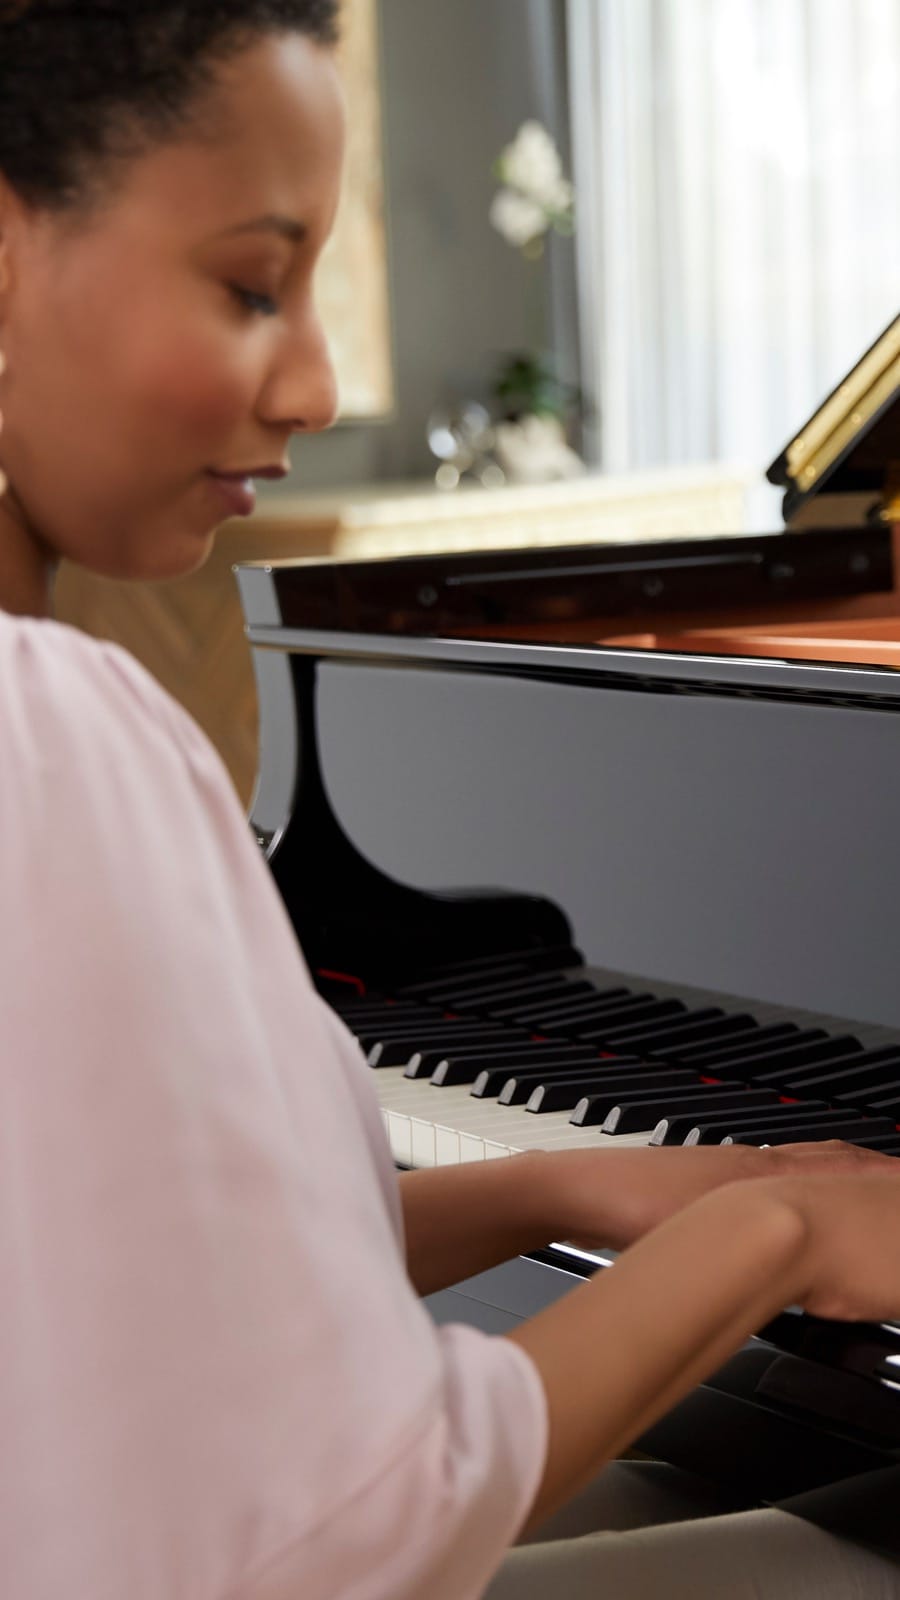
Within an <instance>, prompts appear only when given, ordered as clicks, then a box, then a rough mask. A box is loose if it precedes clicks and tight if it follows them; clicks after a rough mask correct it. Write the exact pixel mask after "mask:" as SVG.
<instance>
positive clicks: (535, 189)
mask: <svg viewBox="0 0 900 1600" xmlns="http://www.w3.org/2000/svg"><path fill="white" fill-rule="evenodd" d="M499 167H500V174H501V177H502V178H503V181H504V183H507V184H508V185H509V187H510V188H511V189H517V190H518V191H519V193H520V194H523V195H525V196H527V198H528V199H530V200H533V201H534V202H535V203H536V204H537V205H540V206H543V207H544V208H545V209H546V210H548V211H549V210H553V209H555V206H554V202H555V200H556V199H557V197H558V194H559V187H560V184H561V182H562V181H563V175H562V162H561V160H560V156H559V151H558V150H557V148H556V145H555V144H554V142H553V139H552V138H551V137H550V134H549V133H548V132H547V130H546V128H545V127H543V126H542V124H541V123H540V122H535V121H531V122H523V124H522V126H521V128H520V129H519V131H518V133H517V135H516V137H515V139H514V140H513V142H512V144H509V145H507V147H506V149H505V150H504V151H503V153H502V154H501V156H500V163H499Z"/></svg>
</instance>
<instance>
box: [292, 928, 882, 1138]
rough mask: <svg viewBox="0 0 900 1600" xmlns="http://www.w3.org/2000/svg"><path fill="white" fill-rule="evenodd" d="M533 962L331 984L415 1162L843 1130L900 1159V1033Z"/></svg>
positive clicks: (390, 1129)
mask: <svg viewBox="0 0 900 1600" xmlns="http://www.w3.org/2000/svg"><path fill="white" fill-rule="evenodd" d="M545 959H546V958H545ZM533 963H534V958H533V957H528V956H523V957H517V956H510V957H507V958H504V959H503V961H502V962H501V961H500V960H497V961H494V962H480V963H474V964H473V965H472V966H471V967H469V968H466V969H457V970H447V971H445V972H444V973H439V974H435V975H434V976H433V977H432V978H431V979H430V980H423V981H421V982H419V983H417V984H415V985H412V986H409V987H407V988H403V989H398V990H396V991H395V993H394V994H393V995H391V996H390V997H386V996H368V995H366V996H362V997H357V996H356V995H348V992H347V988H346V986H344V985H337V984H334V983H327V982H324V983H323V985H322V988H323V993H324V994H325V996H326V998H327V999H328V1000H329V1003H330V1004H331V1005H332V1006H333V1008H334V1009H335V1010H336V1011H337V1012H338V1014H339V1015H340V1016H342V1017H343V1019H344V1021H345V1022H346V1024H347V1025H348V1027H349V1028H350V1029H351V1031H352V1032H353V1033H354V1034H355V1035H356V1037H357V1038H358V1040H359V1042H360V1044H361V1046H362V1048H363V1051H364V1053H365V1054H366V1056H367V1059H368V1060H369V1061H370V1064H371V1065H372V1067H373V1071H374V1074H375V1080H376V1085H377V1090H378V1096H379V1102H380V1105H381V1110H382V1115H383V1118H384V1122H385V1127H386V1129H387V1133H388V1137H389V1140H390V1145H391V1150H392V1153H393V1156H394V1160H395V1161H396V1162H397V1164H398V1165H399V1166H402V1167H433V1166H446V1165H449V1164H455V1163H457V1162H460V1161H477V1160H490V1159H493V1158H497V1157H502V1156H508V1155H512V1154H514V1153H516V1152H518V1151H524V1150H555V1149H579V1148H586V1147H587V1148H596V1147H598V1146H601V1145H609V1146H615V1145H618V1146H620V1147H621V1146H629V1145H630V1146H641V1145H647V1144H651V1143H653V1144H662V1143H665V1144H673V1143H678V1144H683V1143H688V1144H694V1143H700V1142H702V1143H722V1142H736V1141H740V1142H744V1143H756V1144H772V1143H775V1142H779V1141H780V1142H796V1141H799V1140H804V1139H827V1138H842V1139H846V1140H848V1141H849V1142H852V1143H858V1144H863V1145H867V1146H869V1147H871V1148H873V1149H879V1150H882V1151H884V1152H886V1153H888V1154H892V1155H894V1154H900V1130H898V1124H900V1030H898V1033H897V1034H896V1035H895V1034H893V1033H892V1032H891V1031H890V1030H889V1029H887V1028H883V1027H878V1026H875V1025H869V1024H859V1023H848V1022H847V1021H846V1020H844V1019H841V1018H838V1017H831V1016H824V1015H819V1014H814V1013H810V1012H806V1011H798V1010H794V1009H788V1008H786V1007H779V1006H771V1005H765V1004H758V1003H756V1002H748V1001H746V1000H743V999H740V998H739V997H735V996H730V995H722V994H717V993H713V992H711V991H707V990H700V989H693V988H688V987H686V986H681V985H674V984H667V983H662V982H660V983H656V982H654V983H652V984H648V983H647V982H645V981H644V980H642V979H639V978H635V977H634V976H633V975H630V974H625V973H620V972H613V971H609V970H601V969H597V968H585V967H577V968H572V967H571V966H567V967H561V968H559V969H554V968H553V967H552V965H542V966H541V967H540V969H539V970H534V965H533ZM512 1079H516V1083H515V1084H512V1083H511V1081H510V1080H512ZM473 1091H474V1092H473ZM573 1119H574V1120H573Z"/></svg>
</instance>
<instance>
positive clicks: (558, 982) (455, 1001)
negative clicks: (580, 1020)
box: [429, 972, 591, 1011]
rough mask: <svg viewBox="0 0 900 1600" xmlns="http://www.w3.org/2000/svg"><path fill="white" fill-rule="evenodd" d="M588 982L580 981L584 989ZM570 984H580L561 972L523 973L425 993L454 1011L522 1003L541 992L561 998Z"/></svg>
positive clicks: (574, 986)
mask: <svg viewBox="0 0 900 1600" xmlns="http://www.w3.org/2000/svg"><path fill="white" fill-rule="evenodd" d="M590 987H591V985H590V984H588V983H586V982H585V983H584V988H585V989H588V990H589V989H590ZM570 988H575V989H580V988H581V985H580V984H578V983H573V981H572V980H571V979H570V978H567V977H566V975H565V973H562V972H544V973H526V974H525V975H524V976H519V977H510V978H506V979H501V980H500V981H499V982H496V983H494V982H491V983H472V984H467V985H466V986H465V987H464V986H463V985H461V984H459V985H457V986H456V987H451V986H449V985H448V987H447V988H446V989H441V990H434V991H433V992H432V994H431V996H430V997H429V998H430V999H431V1000H432V1002H433V1003H434V1002H435V1001H436V1000H440V1003H441V1004H442V1005H445V1006H450V1007H452V1008H453V1009H454V1010H457V1011H474V1010H476V1009H477V1010H483V1009H484V1008H485V1007H486V1006H489V1005H498V1006H499V1005H503V1004H504V1002H505V1001H509V1002H510V1003H511V1002H513V1001H515V1000H520V1001H523V1002H525V1003H527V1002H528V1000H530V999H531V998H532V997H533V998H534V999H535V1000H539V999H540V997H541V996H542V995H545V996H546V998H547V999H548V1001H549V1000H556V999H563V998H565V996H566V994H567V992H568V990H569V989H570Z"/></svg>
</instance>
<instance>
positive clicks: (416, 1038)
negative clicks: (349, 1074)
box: [359, 1022, 531, 1067]
mask: <svg viewBox="0 0 900 1600" xmlns="http://www.w3.org/2000/svg"><path fill="white" fill-rule="evenodd" d="M517 1038H518V1039H521V1041H522V1042H523V1043H530V1042H531V1041H530V1037H529V1035H528V1034H527V1033H518V1034H516V1033H512V1034H511V1032H510V1030H509V1029H508V1028H496V1029H486V1028H483V1027H482V1028H463V1027H460V1026H459V1024H458V1023H455V1022H445V1023H444V1024H443V1026H442V1027H439V1028H431V1027H427V1028H415V1029H413V1030H412V1032H410V1033H406V1032H399V1033H396V1034H395V1033H391V1034H389V1035H388V1036H387V1037H385V1036H384V1035H383V1034H382V1036H381V1037H380V1038H377V1039H376V1038H374V1035H372V1034H366V1035H364V1036H363V1038H361V1039H360V1041H359V1043H360V1045H361V1047H362V1050H363V1054H364V1055H365V1057H366V1060H367V1061H368V1063H369V1066H370V1067H402V1066H404V1065H405V1063H406V1062H407V1061H408V1060H409V1058H410V1056H411V1055H412V1054H413V1052H414V1051H416V1050H431V1049H435V1050H436V1049H443V1050H447V1049H449V1048H451V1047H456V1048H459V1047H460V1046H461V1045H463V1044H478V1045H480V1044H499V1043H501V1042H503V1043H506V1041H507V1040H508V1041H509V1042H510V1043H514V1042H515V1040H516V1039H517Z"/></svg>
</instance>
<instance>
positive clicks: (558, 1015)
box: [484, 983, 627, 1024]
mask: <svg viewBox="0 0 900 1600" xmlns="http://www.w3.org/2000/svg"><path fill="white" fill-rule="evenodd" d="M573 990H579V991H582V992H580V993H573V992H572V991H573ZM597 992H598V991H597V990H596V989H595V988H594V986H593V984H591V983H585V984H570V985H569V986H568V989H567V990H566V992H565V993H562V994H560V995H558V996H557V997H556V999H553V998H551V997H548V996H547V995H543V996H538V998H537V999H532V998H531V997H529V998H528V999H527V1000H511V1001H504V1002H503V1004H502V1005H491V1006H487V1007H485V1011H484V1015H485V1016H486V1017H502V1018H504V1019H508V1020H509V1021H510V1022H523V1023H525V1022H527V1023H528V1024H536V1023H538V1022H540V1021H543V1020H544V1019H545V1018H548V1019H551V1020H553V1021H554V1022H564V1021H565V1020H566V1018H567V1017H569V1016H572V1015H575V1014H580V1013H581V1012H582V1011H583V1010H584V1007H585V1006H587V1007H588V1008H591V1007H593V1004H594V1001H593V996H594V995H596V994H597ZM611 992H612V991H611ZM626 992H627V991H624V990H623V991H621V993H626Z"/></svg>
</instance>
